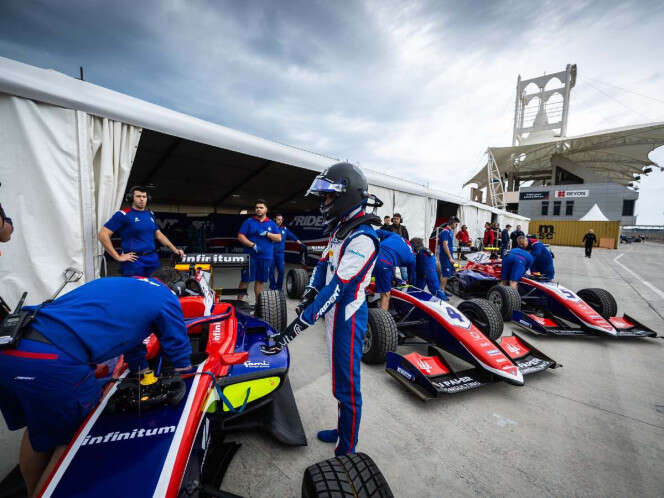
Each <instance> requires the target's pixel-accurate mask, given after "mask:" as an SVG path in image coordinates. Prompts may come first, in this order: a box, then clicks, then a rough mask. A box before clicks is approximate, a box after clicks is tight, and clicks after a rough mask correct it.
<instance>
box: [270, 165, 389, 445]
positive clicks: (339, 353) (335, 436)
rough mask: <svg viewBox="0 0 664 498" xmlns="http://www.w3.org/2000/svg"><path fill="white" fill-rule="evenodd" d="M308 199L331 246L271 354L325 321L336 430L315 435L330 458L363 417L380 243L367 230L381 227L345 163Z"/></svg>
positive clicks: (363, 187) (353, 436) (362, 181)
mask: <svg viewBox="0 0 664 498" xmlns="http://www.w3.org/2000/svg"><path fill="white" fill-rule="evenodd" d="M307 194H314V195H318V196H319V197H320V198H321V213H322V214H323V217H324V219H325V222H326V224H327V227H328V229H327V233H329V232H330V231H331V232H332V234H331V237H330V242H329V244H328V246H327V248H326V249H325V251H324V252H323V255H322V257H321V258H320V260H319V262H318V264H317V265H316V267H315V269H314V271H313V273H312V275H311V279H310V280H309V284H308V285H307V287H306V289H305V292H304V295H303V298H302V301H301V302H300V304H299V305H298V307H297V311H299V312H300V315H299V317H298V318H296V319H295V320H294V321H293V322H291V323H290V325H288V327H287V328H286V330H285V331H284V332H282V333H280V334H278V335H277V336H275V338H274V339H275V346H274V347H272V348H263V350H264V352H266V353H268V354H269V353H270V352H276V351H279V350H281V348H282V347H283V346H285V345H286V344H288V343H289V342H290V341H291V340H292V339H294V338H295V336H296V335H297V334H299V333H300V332H302V331H303V330H304V329H306V328H307V327H309V326H311V325H313V324H314V323H315V322H316V320H318V319H319V318H321V317H322V316H325V325H326V329H327V340H328V351H329V353H330V358H331V359H330V363H331V370H332V372H331V373H332V394H333V395H334V397H335V398H336V399H337V401H338V414H339V418H338V422H337V428H336V429H330V430H323V431H320V432H319V433H318V438H319V439H320V440H321V441H325V442H328V443H337V446H336V449H335V454H336V455H343V454H347V453H354V452H355V446H356V445H357V439H358V434H359V429H360V417H361V415H362V393H361V391H360V364H361V360H362V345H363V343H364V336H365V334H366V331H367V321H368V315H369V312H368V308H367V302H366V297H365V288H366V286H367V285H369V283H370V282H371V271H372V270H373V266H374V263H375V262H376V257H377V255H378V251H379V245H380V242H379V240H378V236H377V235H376V232H375V231H374V229H373V228H372V227H371V225H377V226H378V225H380V218H379V217H378V216H376V215H375V214H366V213H365V209H366V206H367V203H368V201H369V199H373V200H374V201H375V204H374V205H375V206H380V205H382V203H381V202H380V201H378V200H377V199H376V198H375V196H370V195H369V192H368V183H367V179H366V177H365V176H364V173H362V171H361V170H360V169H359V168H358V167H357V166H354V165H352V164H349V163H337V164H335V165H333V166H330V167H329V168H328V169H326V170H325V171H324V172H323V173H321V174H320V175H318V176H317V177H316V179H315V180H314V182H313V183H312V184H311V187H309V191H308V192H307Z"/></svg>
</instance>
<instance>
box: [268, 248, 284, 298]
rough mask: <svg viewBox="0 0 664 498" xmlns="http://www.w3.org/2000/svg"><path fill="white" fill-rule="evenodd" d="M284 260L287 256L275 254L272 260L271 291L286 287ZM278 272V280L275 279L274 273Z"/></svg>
mask: <svg viewBox="0 0 664 498" xmlns="http://www.w3.org/2000/svg"><path fill="white" fill-rule="evenodd" d="M284 258H285V254H284V253H283V252H282V253H277V252H275V253H274V258H273V259H272V268H271V269H270V289H272V290H281V289H283V287H284ZM275 270H276V271H277V278H276V279H275V278H274V271H275Z"/></svg>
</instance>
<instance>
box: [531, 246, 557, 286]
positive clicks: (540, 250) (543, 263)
mask: <svg viewBox="0 0 664 498" xmlns="http://www.w3.org/2000/svg"><path fill="white" fill-rule="evenodd" d="M526 249H527V250H528V251H530V255H531V256H532V257H533V265H532V266H531V268H530V273H540V274H541V275H542V278H543V279H545V280H553V277H554V275H555V273H556V272H555V269H554V268H553V256H552V255H551V251H549V250H548V249H547V248H546V247H545V246H544V244H542V243H541V242H540V241H539V240H537V239H528V247H527V248H526Z"/></svg>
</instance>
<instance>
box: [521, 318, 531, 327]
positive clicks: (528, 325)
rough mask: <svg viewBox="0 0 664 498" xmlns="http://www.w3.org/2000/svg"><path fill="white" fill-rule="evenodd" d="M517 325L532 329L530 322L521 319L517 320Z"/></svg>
mask: <svg viewBox="0 0 664 498" xmlns="http://www.w3.org/2000/svg"><path fill="white" fill-rule="evenodd" d="M519 323H521V324H523V325H525V326H526V327H532V325H531V324H530V322H527V321H526V320H523V319H519Z"/></svg>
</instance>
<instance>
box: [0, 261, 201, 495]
mask: <svg viewBox="0 0 664 498" xmlns="http://www.w3.org/2000/svg"><path fill="white" fill-rule="evenodd" d="M156 276H157V277H159V278H160V279H163V281H160V280H157V279H156V278H146V277H137V278H122V277H109V278H100V279H97V280H93V281H91V282H88V283H86V284H84V285H82V286H80V287H78V288H76V289H74V290H73V291H71V292H68V293H67V294H64V295H63V296H61V297H59V298H58V299H56V300H54V301H52V302H50V303H46V304H45V305H44V306H43V307H42V308H41V309H39V311H38V312H37V314H36V315H35V317H34V319H33V320H32V322H31V323H29V324H28V326H26V327H25V328H24V331H23V336H22V339H21V340H20V342H19V343H18V346H17V347H16V349H0V410H1V411H2V415H3V416H4V419H5V421H6V422H7V426H8V427H9V429H10V430H17V429H20V428H22V427H25V426H27V429H26V431H25V433H24V434H23V439H22V441H21V449H20V455H19V464H20V469H21V474H22V475H23V478H24V480H25V483H26V485H27V488H28V496H32V495H33V493H34V491H35V490H38V489H39V488H40V487H41V485H43V483H44V481H45V479H46V478H47V477H48V475H49V474H50V472H51V470H52V469H53V466H54V465H55V464H56V463H57V461H58V459H59V457H60V455H61V454H62V452H63V451H64V449H65V448H66V445H67V444H68V443H69V441H70V440H71V439H72V437H73V436H74V434H75V432H76V431H77V430H78V428H79V426H80V425H81V423H82V422H83V420H84V419H85V417H86V416H87V414H88V413H89V412H90V410H92V409H93V408H94V407H95V405H96V403H97V401H99V399H100V397H101V394H102V387H103V385H102V383H101V382H100V381H99V380H98V379H96V378H95V367H94V365H95V364H99V363H103V362H104V361H107V360H110V359H112V358H115V357H117V356H119V355H121V354H123V353H124V355H125V356H124V358H125V361H127V363H128V364H129V368H130V369H131V371H132V372H138V371H140V370H141V369H143V368H145V367H146V366H147V364H146V361H145V346H144V345H143V340H144V339H145V338H146V337H147V336H149V335H150V333H153V332H154V333H155V334H156V335H157V337H158V338H159V342H160V344H161V349H162V351H163V352H164V354H165V355H166V357H168V359H169V361H170V362H171V364H172V365H173V366H174V367H175V368H176V369H178V370H186V369H188V368H190V366H191V365H190V363H191V359H190V356H191V346H190V344H189V339H188V336H187V330H186V328H185V323H184V317H183V315H182V308H181V307H180V303H179V301H178V299H177V297H175V294H174V293H173V292H172V291H171V289H170V288H169V287H168V286H167V285H166V284H165V283H164V282H171V281H173V280H177V279H178V278H179V277H178V275H177V272H175V271H174V270H172V269H162V270H159V271H157V272H156ZM34 309H35V307H34V306H26V307H25V308H24V310H32V311H34Z"/></svg>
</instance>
